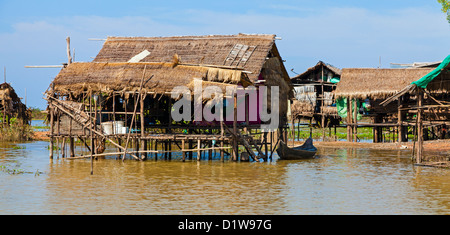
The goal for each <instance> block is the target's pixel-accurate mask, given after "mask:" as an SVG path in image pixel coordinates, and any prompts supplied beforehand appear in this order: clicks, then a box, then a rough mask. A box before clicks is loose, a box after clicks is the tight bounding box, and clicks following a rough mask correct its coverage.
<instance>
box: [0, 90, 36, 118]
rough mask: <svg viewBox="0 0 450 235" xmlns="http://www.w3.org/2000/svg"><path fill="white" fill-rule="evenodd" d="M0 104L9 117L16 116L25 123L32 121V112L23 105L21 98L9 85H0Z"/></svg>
mask: <svg viewBox="0 0 450 235" xmlns="http://www.w3.org/2000/svg"><path fill="white" fill-rule="evenodd" d="M0 104H1V108H2V109H3V108H4V109H5V110H4V111H5V113H6V114H7V115H8V116H10V117H11V116H16V117H17V118H19V119H22V120H23V121H28V120H31V111H30V110H28V109H27V107H26V105H25V104H23V103H22V101H21V98H20V97H19V96H18V95H17V93H16V91H15V90H14V88H13V87H12V86H11V85H10V84H9V83H6V82H5V83H2V84H0Z"/></svg>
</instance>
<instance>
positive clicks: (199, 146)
mask: <svg viewBox="0 0 450 235" xmlns="http://www.w3.org/2000/svg"><path fill="white" fill-rule="evenodd" d="M201 145H202V142H201V140H200V139H198V140H197V161H200V158H201V152H200V148H201Z"/></svg>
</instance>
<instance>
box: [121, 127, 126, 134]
mask: <svg viewBox="0 0 450 235" xmlns="http://www.w3.org/2000/svg"><path fill="white" fill-rule="evenodd" d="M121 134H128V127H126V126H124V127H122V133H121Z"/></svg>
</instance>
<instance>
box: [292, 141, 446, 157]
mask: <svg viewBox="0 0 450 235" xmlns="http://www.w3.org/2000/svg"><path fill="white" fill-rule="evenodd" d="M289 144H290V145H291V144H292V141H290V143H289ZM295 144H296V145H300V144H302V142H296V143H295ZM314 145H315V146H316V147H318V148H342V147H346V148H371V149H391V150H396V149H409V150H412V149H413V147H414V146H413V145H414V143H413V142H407V143H360V142H358V143H354V142H348V141H324V142H322V141H315V142H314ZM416 147H417V143H416ZM423 147H424V151H430V152H431V151H432V152H450V140H430V141H424V145H423ZM449 154H450V153H449Z"/></svg>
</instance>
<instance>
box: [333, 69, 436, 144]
mask: <svg viewBox="0 0 450 235" xmlns="http://www.w3.org/2000/svg"><path fill="white" fill-rule="evenodd" d="M432 70H433V69H432V68H403V69H378V68H344V69H342V75H341V80H340V82H339V84H338V86H337V88H336V91H335V96H336V99H338V101H339V102H338V103H337V106H338V107H337V108H338V112H339V114H340V115H342V117H343V118H345V120H346V122H347V125H352V126H348V128H349V130H348V136H347V138H348V139H349V140H351V139H352V138H351V137H350V136H351V135H352V133H351V131H350V130H351V129H350V127H352V128H353V135H354V136H356V125H358V126H363V124H357V122H358V121H357V120H358V119H359V118H360V117H361V116H362V114H364V116H366V117H369V118H370V120H371V123H370V124H367V123H366V124H364V125H365V126H370V127H374V132H375V133H374V142H382V141H383V139H386V138H385V137H383V136H382V134H383V133H382V131H383V128H387V130H388V132H389V133H390V134H391V135H389V136H394V134H393V131H394V130H393V129H392V128H396V127H397V126H398V122H399V121H398V120H399V110H400V109H399V108H400V104H399V103H397V102H395V103H390V104H389V105H387V106H381V105H380V103H381V102H383V101H384V100H385V99H386V98H388V97H389V96H391V95H393V94H396V93H397V92H399V91H401V90H402V89H403V88H404V87H405V86H407V85H409V84H411V82H413V81H416V80H418V79H420V78H422V77H423V76H425V75H426V74H428V73H429V72H431V71H432ZM412 98H414V97H410V96H405V97H403V101H402V102H404V103H408V102H411V101H412ZM355 103H356V105H355ZM405 115H406V113H405V112H402V114H401V115H400V116H401V117H400V122H401V121H402V120H406V119H407V118H410V117H406V116H405ZM409 115H414V114H409ZM355 116H356V117H357V118H356V119H355ZM403 130H404V131H402V132H400V134H399V135H401V137H400V139H402V140H405V139H406V132H407V130H406V128H403ZM390 138H391V140H392V139H395V138H394V137H390ZM353 139H354V140H356V137H355V138H353ZM392 141H393V140H392Z"/></svg>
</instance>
